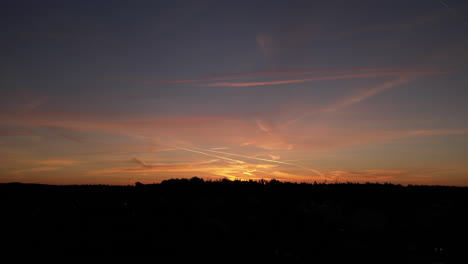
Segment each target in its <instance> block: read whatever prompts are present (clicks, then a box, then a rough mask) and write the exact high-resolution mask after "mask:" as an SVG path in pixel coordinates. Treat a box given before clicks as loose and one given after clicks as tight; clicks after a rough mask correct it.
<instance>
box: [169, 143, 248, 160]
mask: <svg viewBox="0 0 468 264" xmlns="http://www.w3.org/2000/svg"><path fill="white" fill-rule="evenodd" d="M175 148H176V149H181V150H185V151H190V152H194V153H198V154H203V155H206V156H210V157H215V158H218V159H223V160H228V161H233V162H235V163H240V164H244V163H245V162H244V161H241V160H235V159H230V158H226V157H221V156H216V155H211V154H208V153H204V152H201V151H196V150H193V149H188V148H182V147H175Z"/></svg>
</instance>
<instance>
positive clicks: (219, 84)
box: [196, 71, 447, 87]
mask: <svg viewBox="0 0 468 264" xmlns="http://www.w3.org/2000/svg"><path fill="white" fill-rule="evenodd" d="M444 73H447V71H403V72H402V71H398V72H371V73H356V74H343V75H329V76H317V77H311V78H303V79H290V80H278V81H264V82H237V83H233V82H216V83H208V84H197V85H196V86H209V87H247V86H262V85H279V84H290V83H302V82H313V81H323V80H340V79H356V78H370V77H384V76H407V75H416V76H417V75H434V74H444Z"/></svg>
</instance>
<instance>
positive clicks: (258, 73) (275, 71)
mask: <svg viewBox="0 0 468 264" xmlns="http://www.w3.org/2000/svg"><path fill="white" fill-rule="evenodd" d="M404 68H405V67H373V68H372V67H367V68H357V67H356V68H314V69H272V70H261V71H252V72H239V73H226V74H218V75H211V76H204V77H198V78H193V79H178V80H165V81H156V82H145V84H148V85H149V84H153V85H160V84H176V83H197V82H207V81H220V80H232V79H241V78H251V77H260V76H285V75H286V76H287V75H306V74H318V73H322V74H323V73H338V72H370V71H397V70H403V69H404Z"/></svg>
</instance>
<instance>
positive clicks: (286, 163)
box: [196, 148, 323, 176]
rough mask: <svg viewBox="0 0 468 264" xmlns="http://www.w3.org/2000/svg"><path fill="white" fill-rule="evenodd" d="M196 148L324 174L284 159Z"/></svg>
mask: <svg viewBox="0 0 468 264" xmlns="http://www.w3.org/2000/svg"><path fill="white" fill-rule="evenodd" d="M196 149H199V150H203V151H209V152H214V153H219V154H224V155H231V156H236V157H241V158H246V159H255V160H261V161H266V162H272V163H278V164H284V165H290V166H294V167H299V168H302V169H306V170H309V171H312V172H314V173H315V174H317V175H319V176H323V174H322V173H321V172H319V171H317V170H314V169H310V168H307V167H304V166H301V165H297V164H293V163H289V162H283V161H278V160H269V159H262V158H257V157H251V156H245V155H240V154H234V153H228V152H223V151H216V150H208V149H202V148H196Z"/></svg>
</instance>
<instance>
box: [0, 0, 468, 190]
mask: <svg viewBox="0 0 468 264" xmlns="http://www.w3.org/2000/svg"><path fill="white" fill-rule="evenodd" d="M0 21H1V23H0V27H1V28H0V29H1V32H2V33H1V34H2V41H1V42H0V58H1V62H0V67H1V68H0V69H1V71H0V73H1V78H0V89H1V96H0V157H1V162H0V182H27V183H45V184H118V185H121V184H124V185H127V184H134V183H135V182H137V181H139V182H142V183H156V182H160V181H162V180H165V179H169V178H191V177H194V176H197V177H200V178H204V179H221V178H228V179H231V180H234V179H254V180H257V179H267V180H269V179H277V180H280V181H291V182H314V181H317V182H323V181H327V182H336V181H338V182H346V181H350V182H382V183H383V182H391V183H396V184H403V185H406V184H437V185H457V186H468V102H467V100H468V34H467V32H468V2H466V1H463V0H444V1H439V0H388V1H374V0H367V1H364V0H362V1H312V0H308V1H292V0H287V1H286V0H284V1H271V0H265V1H254V0H249V1H241V0H237V1H236V0H233V1H221V0H212V1H198V0H197V1H172V0H167V1H123V0H121V1H120V0H115V1H97V0H92V1H91V0H90V1H84V0H81V1H46V0H41V1H33V0H31V1H21V0H11V1H8V0H6V1H2V3H1V8H0Z"/></svg>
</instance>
